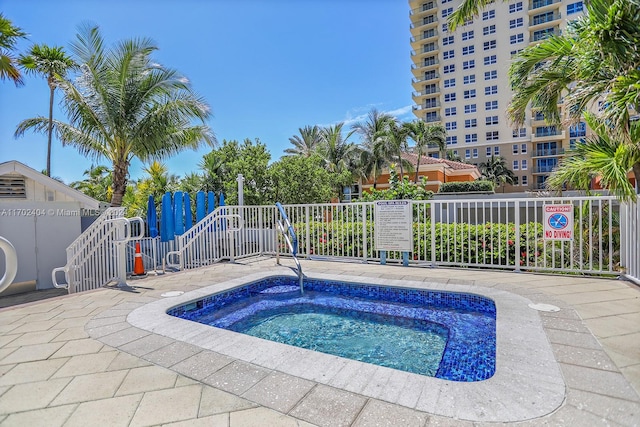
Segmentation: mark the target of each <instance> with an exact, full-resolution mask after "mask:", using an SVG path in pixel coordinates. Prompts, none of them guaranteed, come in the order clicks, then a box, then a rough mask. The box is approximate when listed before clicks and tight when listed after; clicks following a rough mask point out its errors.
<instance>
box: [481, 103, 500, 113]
mask: <svg viewBox="0 0 640 427" xmlns="http://www.w3.org/2000/svg"><path fill="white" fill-rule="evenodd" d="M484 109H485V110H487V111H491V110H497V109H498V101H487V102H485V103H484Z"/></svg>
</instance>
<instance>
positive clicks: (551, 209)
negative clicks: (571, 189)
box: [544, 205, 573, 240]
mask: <svg viewBox="0 0 640 427" xmlns="http://www.w3.org/2000/svg"><path fill="white" fill-rule="evenodd" d="M544 239H545V240H573V205H544Z"/></svg>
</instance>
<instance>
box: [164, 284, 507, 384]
mask: <svg viewBox="0 0 640 427" xmlns="http://www.w3.org/2000/svg"><path fill="white" fill-rule="evenodd" d="M296 282H297V280H296V279H295V278H290V277H286V276H284V277H282V276H276V277H270V278H266V279H262V280H259V281H256V282H253V283H249V284H247V285H244V286H241V287H238V288H234V289H231V290H228V291H225V292H221V293H219V294H214V295H211V296H208V297H205V298H203V299H201V300H198V301H195V302H192V303H189V304H185V305H182V306H179V307H174V308H172V309H170V310H169V311H168V314H170V315H172V316H176V317H181V318H184V319H188V320H194V321H200V322H201V323H207V324H212V325H214V326H218V327H226V326H228V325H230V324H232V323H233V322H236V321H238V320H240V319H242V318H244V317H246V316H248V315H251V314H252V312H256V311H258V310H261V309H265V307H272V306H273V304H276V302H273V303H270V302H266V303H265V302H264V301H263V302H261V303H260V304H253V305H250V306H248V307H243V308H242V309H239V310H238V311H237V312H233V311H232V312H231V313H230V314H228V315H226V316H225V318H224V319H222V320H220V321H218V322H219V323H215V322H211V323H210V321H209V320H206V321H202V319H203V318H204V319H207V318H208V317H210V316H211V314H212V313H213V312H215V311H217V310H220V309H223V308H224V309H223V310H222V311H225V310H228V309H230V308H231V307H228V305H229V304H232V303H237V302H239V303H242V302H243V301H245V300H247V299H249V298H250V297H252V296H256V295H258V294H260V293H261V291H264V290H265V289H268V288H271V287H275V286H287V287H291V286H295V285H296ZM305 289H306V290H308V291H317V292H321V293H322V294H331V295H335V296H336V298H323V299H322V300H324V301H330V302H324V303H321V302H316V303H317V304H327V305H329V304H330V305H332V306H334V307H339V308H342V309H345V310H350V311H351V312H353V313H358V312H367V313H377V314H382V315H389V316H396V317H404V318H408V319H418V320H424V321H428V322H433V323H437V324H440V325H442V326H444V327H446V328H447V329H448V331H449V337H448V341H447V345H446V348H445V351H444V354H443V357H442V360H441V362H440V366H439V368H438V372H437V374H436V377H437V378H443V379H448V380H453V381H481V380H484V379H487V378H490V377H491V376H493V374H494V372H495V345H496V332H495V331H496V327H495V318H496V309H495V303H494V302H493V301H492V300H491V299H489V298H486V297H483V296H480V295H474V294H467V293H454V292H440V291H428V290H421V289H406V288H392V287H384V286H376V285H369V284H352V283H348V284H347V283H344V282H338V281H322V280H316V279H310V280H307V281H305ZM263 294H264V293H263ZM279 298H280V300H279V302H277V304H282V303H283V301H282V297H279ZM299 299H304V298H303V297H302V296H300V295H299V294H295V293H294V294H293V298H292V299H291V300H290V301H288V302H286V303H285V304H294V303H297V302H298V301H297V300H299ZM306 302H307V303H309V301H306ZM225 322H226V323H225Z"/></svg>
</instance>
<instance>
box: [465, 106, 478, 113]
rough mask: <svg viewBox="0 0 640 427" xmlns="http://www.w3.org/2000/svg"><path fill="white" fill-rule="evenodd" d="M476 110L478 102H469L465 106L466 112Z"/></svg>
mask: <svg viewBox="0 0 640 427" xmlns="http://www.w3.org/2000/svg"><path fill="white" fill-rule="evenodd" d="M475 112H476V104H467V105H465V106H464V113H465V114H471V113H475Z"/></svg>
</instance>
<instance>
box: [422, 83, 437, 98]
mask: <svg viewBox="0 0 640 427" xmlns="http://www.w3.org/2000/svg"><path fill="white" fill-rule="evenodd" d="M436 92H438V88H437V87H436V85H435V84H434V83H432V84H430V85H425V86H424V94H425V95H429V94H432V93H436Z"/></svg>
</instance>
